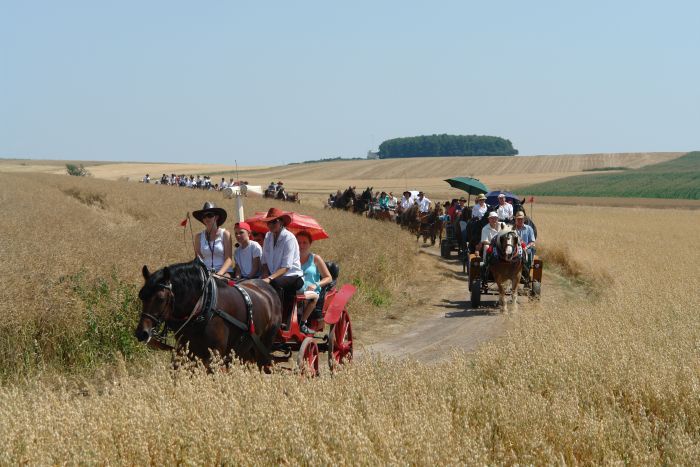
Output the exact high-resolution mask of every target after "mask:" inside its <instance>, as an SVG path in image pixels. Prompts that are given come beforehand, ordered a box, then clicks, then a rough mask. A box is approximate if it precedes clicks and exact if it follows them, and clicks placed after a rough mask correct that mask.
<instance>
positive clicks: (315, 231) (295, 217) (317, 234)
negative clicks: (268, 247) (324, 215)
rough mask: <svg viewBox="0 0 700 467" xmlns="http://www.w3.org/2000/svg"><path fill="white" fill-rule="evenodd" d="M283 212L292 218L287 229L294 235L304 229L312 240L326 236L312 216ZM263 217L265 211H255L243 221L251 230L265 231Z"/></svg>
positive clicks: (266, 229)
mask: <svg viewBox="0 0 700 467" xmlns="http://www.w3.org/2000/svg"><path fill="white" fill-rule="evenodd" d="M284 213H285V214H287V215H289V216H290V217H291V218H292V221H291V222H290V223H289V224H288V225H287V229H289V231H290V232H292V233H293V234H294V235H296V234H297V233H299V232H301V231H302V230H305V231H306V232H309V233H310V234H311V239H312V240H314V241H315V240H323V239H324V238H328V234H327V233H326V231H325V230H323V227H321V224H319V223H318V221H317V220H316V219H314V218H313V217H311V216H306V215H304V214H299V213H298V212H292V211H285V212H284ZM265 217H267V213H266V212H256V213H255V215H254V216H253V217H249V218H248V219H246V220H245V221H246V222H247V223H248V224H250V228H251V229H252V230H253V232H260V233H266V232H268V231H269V230H270V229H268V228H267V223H266V222H263V221H262V220H261V219H264V218H265Z"/></svg>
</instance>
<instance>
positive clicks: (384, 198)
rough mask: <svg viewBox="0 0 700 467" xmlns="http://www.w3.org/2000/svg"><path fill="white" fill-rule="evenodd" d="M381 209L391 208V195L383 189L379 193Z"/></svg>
mask: <svg viewBox="0 0 700 467" xmlns="http://www.w3.org/2000/svg"><path fill="white" fill-rule="evenodd" d="M379 210H380V211H388V210H389V195H387V194H386V191H382V193H381V194H380V195H379Z"/></svg>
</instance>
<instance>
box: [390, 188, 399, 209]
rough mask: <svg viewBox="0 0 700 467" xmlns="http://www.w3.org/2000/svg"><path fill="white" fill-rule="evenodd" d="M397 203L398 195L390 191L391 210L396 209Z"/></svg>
mask: <svg viewBox="0 0 700 467" xmlns="http://www.w3.org/2000/svg"><path fill="white" fill-rule="evenodd" d="M397 203H398V200H397V199H396V196H394V193H392V192H391V191H390V192H389V210H390V211H395V210H396V205H397Z"/></svg>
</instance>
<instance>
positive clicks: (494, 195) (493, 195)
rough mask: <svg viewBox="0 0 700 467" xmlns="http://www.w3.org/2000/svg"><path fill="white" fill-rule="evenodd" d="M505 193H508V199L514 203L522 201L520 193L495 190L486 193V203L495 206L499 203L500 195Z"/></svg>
mask: <svg viewBox="0 0 700 467" xmlns="http://www.w3.org/2000/svg"><path fill="white" fill-rule="evenodd" d="M501 193H503V194H504V195H506V201H509V202H511V203H513V202H514V201H518V202H520V198H519V197H518V195H516V194H513V193H511V192H510V191H501V190H494V191H489V192H488V193H486V204H488V205H490V206H493V205H496V204H498V195H500V194H501Z"/></svg>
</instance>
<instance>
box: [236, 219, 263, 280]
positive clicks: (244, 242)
mask: <svg viewBox="0 0 700 467" xmlns="http://www.w3.org/2000/svg"><path fill="white" fill-rule="evenodd" d="M250 232H251V230H250V224H248V223H247V222H239V223H237V224H236V225H235V227H234V230H233V233H234V235H235V236H236V243H237V244H238V248H236V252H235V253H234V254H233V259H234V260H235V263H236V266H235V267H234V268H233V277H236V278H239V277H240V278H241V279H255V278H257V277H260V272H261V270H262V269H261V267H260V257H261V256H262V247H261V246H260V244H259V243H258V242H256V241H255V240H251V239H250Z"/></svg>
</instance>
